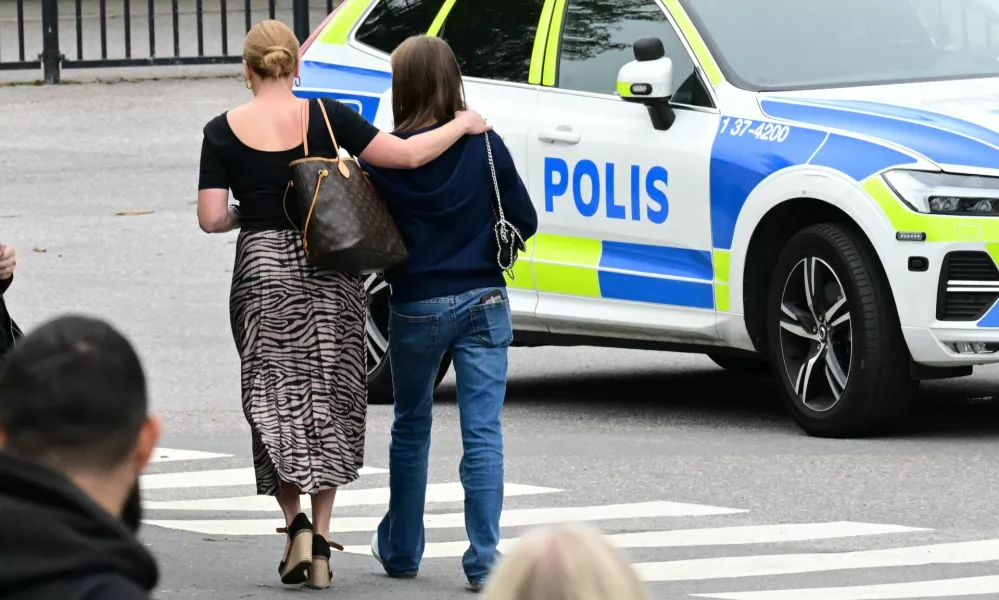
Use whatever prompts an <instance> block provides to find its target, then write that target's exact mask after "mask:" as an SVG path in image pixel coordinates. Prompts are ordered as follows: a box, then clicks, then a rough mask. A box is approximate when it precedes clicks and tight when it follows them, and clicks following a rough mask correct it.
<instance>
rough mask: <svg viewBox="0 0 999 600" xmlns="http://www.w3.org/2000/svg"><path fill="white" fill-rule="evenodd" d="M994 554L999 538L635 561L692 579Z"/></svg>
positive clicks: (654, 577)
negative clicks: (847, 550) (809, 551)
mask: <svg viewBox="0 0 999 600" xmlns="http://www.w3.org/2000/svg"><path fill="white" fill-rule="evenodd" d="M993 560H999V540H983V541H977V542H958V543H951V544H932V545H927V546H911V547H907V548H890V549H887V550H862V551H856V552H829V553H823V554H774V555H764V556H729V557H724V558H703V559H694V560H676V561H669V562H649V563H637V564H635V565H633V566H634V567H635V569H636V570H637V571H638V573H639V575H640V576H641V577H642V579H643V580H645V581H692V580H702V579H727V578H735V577H762V576H765V575H791V574H795V573H818V572H824V571H841V570H848V569H875V568H886V567H915V566H920V565H939V564H963V563H975V562H988V561H993Z"/></svg>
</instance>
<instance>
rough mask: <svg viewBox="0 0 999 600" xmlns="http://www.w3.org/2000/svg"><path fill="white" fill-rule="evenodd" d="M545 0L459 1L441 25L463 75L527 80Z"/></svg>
mask: <svg viewBox="0 0 999 600" xmlns="http://www.w3.org/2000/svg"><path fill="white" fill-rule="evenodd" d="M544 4H545V2H544V0H474V1H473V2H468V1H466V2H456V3H455V4H454V7H453V8H452V9H451V13H450V14H449V15H448V17H447V20H446V21H445V22H444V26H443V27H442V28H441V31H440V34H439V35H440V37H441V39H443V40H444V41H446V42H447V43H448V45H450V46H451V49H452V50H454V55H455V57H456V58H457V59H458V64H459V65H460V66H461V72H462V74H463V75H467V76H469V77H482V78H485V79H497V80H500V81H515V82H520V83H527V77H528V74H529V72H530V69H531V53H532V51H533V50H534V36H535V34H536V33H537V31H538V20H539V19H540V18H541V9H542V8H543V7H544Z"/></svg>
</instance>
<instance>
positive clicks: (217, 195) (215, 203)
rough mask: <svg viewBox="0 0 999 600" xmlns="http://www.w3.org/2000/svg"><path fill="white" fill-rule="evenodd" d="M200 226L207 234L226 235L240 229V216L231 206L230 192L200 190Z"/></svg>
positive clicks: (226, 190)
mask: <svg viewBox="0 0 999 600" xmlns="http://www.w3.org/2000/svg"><path fill="white" fill-rule="evenodd" d="M198 225H200V226H201V230H202V231H204V232H205V233H225V232H227V231H232V230H233V229H236V228H237V227H239V216H238V215H237V214H236V210H235V209H234V208H233V207H231V206H229V190H228V189H225V190H221V189H207V190H198Z"/></svg>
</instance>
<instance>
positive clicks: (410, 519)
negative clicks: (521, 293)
mask: <svg viewBox="0 0 999 600" xmlns="http://www.w3.org/2000/svg"><path fill="white" fill-rule="evenodd" d="M490 292H499V293H500V294H502V301H500V302H492V303H487V304H481V303H480V300H481V299H482V298H483V297H484V296H485V295H487V294H489V293H490ZM512 341H513V325H512V323H511V319H510V304H509V299H508V297H507V293H506V289H504V288H485V289H476V290H472V291H469V292H465V293H464V294H459V295H456V296H447V297H443V298H433V299H430V300H422V301H418V302H407V303H401V304H395V303H393V304H391V312H390V314H389V356H390V358H389V360H390V361H391V363H390V364H391V365H392V385H393V386H394V388H395V422H394V423H393V424H392V442H391V444H390V445H389V485H390V487H391V494H390V499H389V508H388V513H387V514H386V515H385V518H384V519H382V521H381V524H380V525H379V526H378V553H379V554H380V555H381V556H380V558H381V561H382V565H383V566H384V568H385V570H386V572H388V573H389V574H391V575H412V574H415V573H416V572H417V571H418V570H419V567H420V560H421V559H422V558H423V550H424V544H425V532H424V528H423V508H424V503H425V499H426V495H427V463H428V460H429V454H430V427H431V423H432V420H433V417H432V414H431V413H432V409H433V390H434V382H435V381H436V378H437V372H438V369H439V368H440V364H441V359H442V358H443V357H444V353H445V352H449V351H450V352H451V357H452V360H453V362H454V370H455V377H456V378H457V392H458V412H459V415H460V420H461V440H462V447H463V454H462V457H461V464H460V465H459V469H458V471H459V475H460V478H461V485H462V487H463V488H464V489H465V531H466V533H467V534H468V540H469V542H470V544H469V548H468V550H467V551H466V552H465V555H464V557H463V559H462V568H463V569H464V571H465V576H466V577H467V578H468V579H469V581H481V580H483V579H485V577H486V575H488V573H489V571H490V569H491V568H492V566H493V563H494V562H495V557H496V545H497V544H498V543H499V520H500V512H501V511H502V509H503V433H502V430H501V427H500V411H501V409H502V407H503V399H504V397H505V396H506V373H507V348H508V347H509V346H510V343H511V342H512Z"/></svg>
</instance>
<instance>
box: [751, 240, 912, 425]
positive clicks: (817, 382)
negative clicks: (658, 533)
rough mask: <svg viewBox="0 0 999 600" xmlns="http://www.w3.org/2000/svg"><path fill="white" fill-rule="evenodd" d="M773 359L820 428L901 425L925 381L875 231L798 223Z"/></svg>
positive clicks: (772, 338) (801, 420)
mask: <svg viewBox="0 0 999 600" xmlns="http://www.w3.org/2000/svg"><path fill="white" fill-rule="evenodd" d="M768 332H769V346H770V354H771V363H772V364H773V365H774V367H775V371H776V372H777V375H778V376H779V378H780V380H781V383H782V384H783V385H782V386H781V388H782V392H783V394H782V395H783V397H784V401H785V404H786V406H787V408H788V410H789V411H790V413H791V415H792V416H793V417H794V419H795V420H796V421H797V422H798V424H799V425H800V426H801V427H802V428H803V429H804V430H805V431H806V432H807V433H808V434H810V435H814V436H820V437H860V436H865V435H872V434H877V433H881V432H884V431H886V430H888V429H889V428H891V427H893V426H894V425H896V424H897V423H898V421H899V420H900V419H901V418H902V416H903V415H904V414H905V412H906V409H907V408H908V407H909V406H910V405H911V402H912V397H913V396H914V394H915V393H916V389H917V386H916V385H915V382H913V380H912V378H911V377H910V376H909V369H908V365H909V362H908V361H909V354H908V348H907V347H906V345H905V340H904V338H903V337H902V332H901V327H900V325H899V322H898V317H897V313H896V311H895V307H894V304H893V295H892V293H891V289H890V288H889V286H888V282H887V279H886V277H885V276H884V274H883V272H882V271H881V266H880V264H879V262H878V258H877V255H876V254H875V253H874V252H873V251H872V250H870V249H869V248H868V246H867V244H866V240H862V239H861V238H860V237H859V236H858V235H857V234H855V233H853V232H852V231H851V230H849V229H847V228H846V227H843V226H841V225H838V224H823V225H815V226H812V227H809V228H806V229H804V230H802V231H800V232H798V233H797V234H796V235H795V236H794V237H792V238H791V240H790V241H789V242H788V243H787V245H786V246H785V247H784V249H783V251H782V252H781V255H780V257H779V258H778V260H777V265H776V268H775V270H774V275H773V280H772V284H771V290H770V297H769V315H768Z"/></svg>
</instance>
